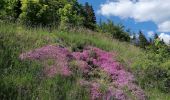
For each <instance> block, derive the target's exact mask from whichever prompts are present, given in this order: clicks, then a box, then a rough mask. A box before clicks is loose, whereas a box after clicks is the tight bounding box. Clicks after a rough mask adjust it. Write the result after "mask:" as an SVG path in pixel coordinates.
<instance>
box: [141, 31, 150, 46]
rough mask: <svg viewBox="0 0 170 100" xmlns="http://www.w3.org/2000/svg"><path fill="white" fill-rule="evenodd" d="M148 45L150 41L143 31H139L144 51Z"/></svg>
mask: <svg viewBox="0 0 170 100" xmlns="http://www.w3.org/2000/svg"><path fill="white" fill-rule="evenodd" d="M147 45H148V41H147V39H146V37H145V35H144V34H143V33H142V31H139V46H140V47H141V48H143V49H146V46H147Z"/></svg>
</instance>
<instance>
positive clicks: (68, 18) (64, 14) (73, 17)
mask: <svg viewBox="0 0 170 100" xmlns="http://www.w3.org/2000/svg"><path fill="white" fill-rule="evenodd" d="M59 14H60V18H61V22H60V25H61V27H62V28H64V27H65V26H67V25H69V24H72V25H75V26H78V25H82V23H83V22H82V21H83V18H82V17H81V16H78V15H77V11H74V10H73V5H71V4H66V5H65V6H64V8H60V9H59Z"/></svg>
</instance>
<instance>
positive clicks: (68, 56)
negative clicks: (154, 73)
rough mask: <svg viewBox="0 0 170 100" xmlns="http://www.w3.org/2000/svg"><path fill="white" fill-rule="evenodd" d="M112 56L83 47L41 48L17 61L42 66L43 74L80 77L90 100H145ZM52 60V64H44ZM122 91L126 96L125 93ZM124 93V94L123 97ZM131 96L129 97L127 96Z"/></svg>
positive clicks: (95, 49)
mask: <svg viewBox="0 0 170 100" xmlns="http://www.w3.org/2000/svg"><path fill="white" fill-rule="evenodd" d="M116 55H117V54H116V53H114V52H106V51H103V50H101V49H99V48H95V47H86V48H84V49H83V51H81V52H69V51H68V50H67V49H66V48H63V47H60V46H52V45H49V46H45V47H42V48H39V49H35V50H33V51H30V52H28V53H23V54H21V55H20V59H21V60H24V59H30V60H39V61H42V62H44V66H45V68H44V73H45V74H46V75H47V76H49V77H54V76H55V75H56V74H61V75H64V76H70V75H73V74H74V73H75V71H78V72H79V73H81V74H82V75H81V80H78V82H79V83H80V85H82V86H86V87H87V88H89V91H90V94H91V99H92V100H98V99H99V100H100V99H104V100H110V99H116V100H131V99H132V98H131V97H132V96H133V97H134V98H136V99H137V100H145V99H146V96H145V94H144V91H143V90H142V89H140V88H139V87H138V86H137V85H136V84H135V83H134V80H135V79H134V76H133V75H132V74H131V73H130V72H128V71H126V70H125V68H124V67H123V65H121V64H120V63H119V62H118V61H117V60H116ZM48 59H53V61H54V62H53V63H52V64H51V65H49V64H48V63H46V61H47V60H48ZM125 88H126V92H125ZM127 92H128V93H127ZM129 94H130V95H132V96H129Z"/></svg>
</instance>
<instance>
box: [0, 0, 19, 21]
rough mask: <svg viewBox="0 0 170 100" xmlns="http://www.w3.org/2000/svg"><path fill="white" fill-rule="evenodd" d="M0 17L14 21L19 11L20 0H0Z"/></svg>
mask: <svg viewBox="0 0 170 100" xmlns="http://www.w3.org/2000/svg"><path fill="white" fill-rule="evenodd" d="M0 4H2V5H1V7H0V18H1V19H3V20H8V21H16V20H17V18H18V17H19V15H20V13H21V9H20V8H21V1H20V0H2V1H0Z"/></svg>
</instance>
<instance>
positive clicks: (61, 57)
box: [20, 45, 71, 77]
mask: <svg viewBox="0 0 170 100" xmlns="http://www.w3.org/2000/svg"><path fill="white" fill-rule="evenodd" d="M69 54H70V53H69V51H68V50H67V49H66V48H63V47H60V46H52V45H49V46H44V47H42V48H39V49H35V50H32V51H30V52H27V53H23V54H21V55H20V59H21V60H24V59H30V60H39V61H41V62H42V63H44V62H47V61H49V59H52V60H53V63H52V65H51V64H50V65H49V62H47V63H44V66H45V68H44V73H45V74H46V75H47V76H50V77H53V76H54V75H56V74H57V73H58V74H61V75H65V76H69V75H70V74H71V71H70V70H69V68H68V60H69V57H68V55H69Z"/></svg>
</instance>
